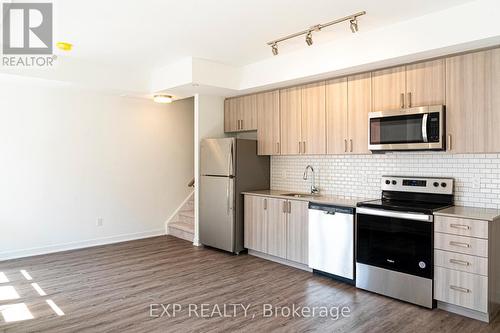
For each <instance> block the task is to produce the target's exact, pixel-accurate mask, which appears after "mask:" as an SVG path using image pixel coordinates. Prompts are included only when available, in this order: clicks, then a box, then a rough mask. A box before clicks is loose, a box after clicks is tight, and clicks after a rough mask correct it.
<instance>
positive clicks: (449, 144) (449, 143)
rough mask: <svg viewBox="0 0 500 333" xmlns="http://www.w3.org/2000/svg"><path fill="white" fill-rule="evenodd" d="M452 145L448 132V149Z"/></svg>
mask: <svg viewBox="0 0 500 333" xmlns="http://www.w3.org/2000/svg"><path fill="white" fill-rule="evenodd" d="M451 148H452V145H451V134H448V150H451Z"/></svg>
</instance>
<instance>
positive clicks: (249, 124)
mask: <svg viewBox="0 0 500 333" xmlns="http://www.w3.org/2000/svg"><path fill="white" fill-rule="evenodd" d="M240 98H241V104H240V105H241V108H240V121H241V123H240V126H241V128H240V130H242V131H253V130H256V129H257V95H247V96H243V97H240Z"/></svg>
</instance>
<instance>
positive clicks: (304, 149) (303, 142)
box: [302, 141, 306, 154]
mask: <svg viewBox="0 0 500 333" xmlns="http://www.w3.org/2000/svg"><path fill="white" fill-rule="evenodd" d="M302 144H303V145H304V148H302V153H303V154H305V153H306V142H305V141H302Z"/></svg>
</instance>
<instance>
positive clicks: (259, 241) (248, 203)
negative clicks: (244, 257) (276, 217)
mask: <svg viewBox="0 0 500 333" xmlns="http://www.w3.org/2000/svg"><path fill="white" fill-rule="evenodd" d="M267 200H268V199H267V198H263V197H258V196H253V195H245V201H244V203H245V207H244V214H245V226H244V234H245V237H244V246H245V247H246V248H247V249H252V250H255V251H259V252H267V223H266V219H267V216H266V215H267V214H266V210H267V203H268V202H267Z"/></svg>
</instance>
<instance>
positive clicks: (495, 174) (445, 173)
mask: <svg viewBox="0 0 500 333" xmlns="http://www.w3.org/2000/svg"><path fill="white" fill-rule="evenodd" d="M308 164H311V165H312V166H313V167H314V168H315V170H316V183H317V186H318V187H319V188H320V190H321V192H322V193H324V194H329V195H338V196H344V197H364V198H378V197H379V196H380V177H381V176H383V175H397V176H427V177H451V178H454V179H455V203H456V204H457V205H463V206H472V207H485V208H496V209H500V154H448V153H440V152H436V153H429V152H422V153H418V152H417V153H387V154H374V155H321V156H312V155H311V156H273V157H271V188H272V189H275V190H286V191H300V192H307V191H308V190H309V186H310V181H309V180H307V181H305V180H303V179H302V175H303V173H304V169H305V167H306V166H307V165H308Z"/></svg>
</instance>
